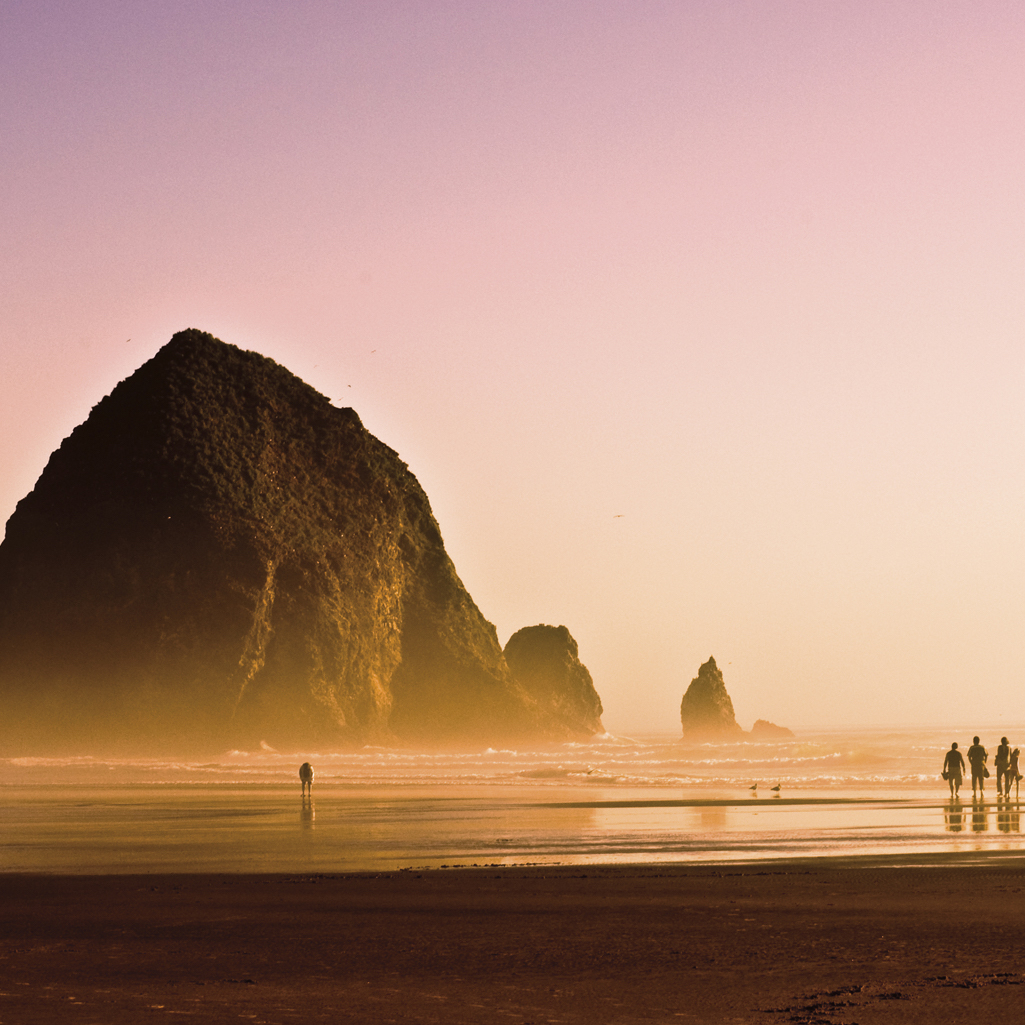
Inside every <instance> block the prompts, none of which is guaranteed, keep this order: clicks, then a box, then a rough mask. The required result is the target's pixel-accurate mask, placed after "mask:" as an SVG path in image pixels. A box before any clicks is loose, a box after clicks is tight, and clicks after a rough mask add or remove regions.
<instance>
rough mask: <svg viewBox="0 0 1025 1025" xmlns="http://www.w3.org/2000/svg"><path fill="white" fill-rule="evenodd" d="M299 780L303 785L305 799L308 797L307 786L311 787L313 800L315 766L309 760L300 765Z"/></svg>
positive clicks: (311, 798)
mask: <svg viewBox="0 0 1025 1025" xmlns="http://www.w3.org/2000/svg"><path fill="white" fill-rule="evenodd" d="M299 782H300V783H302V785H303V799H305V798H306V788H307V787H309V788H310V800H311V801H312V800H313V766H312V765H310V763H309V762H303V763H302V765H300V766H299Z"/></svg>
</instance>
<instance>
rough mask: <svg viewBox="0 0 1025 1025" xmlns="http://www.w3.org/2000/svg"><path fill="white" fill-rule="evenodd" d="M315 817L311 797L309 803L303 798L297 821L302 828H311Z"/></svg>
mask: <svg viewBox="0 0 1025 1025" xmlns="http://www.w3.org/2000/svg"><path fill="white" fill-rule="evenodd" d="M316 817H317V813H316V812H315V811H314V810H313V798H312V797H311V798H310V800H309V803H307V802H306V800H305V798H304V799H303V806H302V811H300V812H299V822H300V824H301V825H302V828H303V829H312V828H313V820H314V819H315V818H316Z"/></svg>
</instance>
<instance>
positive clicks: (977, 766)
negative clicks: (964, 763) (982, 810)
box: [968, 737, 989, 797]
mask: <svg viewBox="0 0 1025 1025" xmlns="http://www.w3.org/2000/svg"><path fill="white" fill-rule="evenodd" d="M988 757H989V752H988V751H987V750H986V749H985V748H984V747H983V746H982V745H981V744H980V743H979V738H978V737H972V746H971V747H970V748H968V764H969V765H970V766H971V767H972V797H974V796H975V788H976V787H978V789H979V796H980V797H981V796H982V791H983V786H982V781H983V780H984V779H985V778H986V777H987V776H988V775H989V769H987V768H986V759H987V758H988Z"/></svg>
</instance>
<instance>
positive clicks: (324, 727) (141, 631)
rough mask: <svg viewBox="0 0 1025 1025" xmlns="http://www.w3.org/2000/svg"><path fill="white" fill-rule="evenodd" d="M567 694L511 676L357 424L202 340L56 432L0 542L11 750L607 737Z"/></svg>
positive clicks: (407, 497) (394, 472)
mask: <svg viewBox="0 0 1025 1025" xmlns="http://www.w3.org/2000/svg"><path fill="white" fill-rule="evenodd" d="M573 648H574V654H575V645H574V646H573ZM581 669H582V667H581ZM584 673H585V674H586V670H584ZM552 679H554V677H553V678H552ZM565 683H566V687H567V690H566V692H565V693H560V694H557V695H556V694H546V693H544V692H543V687H540V688H535V687H534V683H533V678H531V682H529V683H528V684H527V685H523V684H521V683H519V682H517V680H516V679H514V677H513V675H512V674H511V673H510V671H509V669H508V666H507V664H506V660H505V658H504V657H503V654H502V651H501V648H500V647H499V644H498V639H497V635H496V632H495V629H494V627H493V626H492V625H491V624H490V623H489V622H487V620H485V618H484V617H483V616H482V615H481V613H480V611H479V610H478V608H477V606H476V605H475V604H474V602H473V600H472V599H471V597H470V595H469V594H467V592H466V590H465V588H464V587H463V585H462V583H461V582H460V580H459V577H458V576H457V575H456V571H455V568H454V567H453V565H452V562H451V560H450V559H449V557H448V555H447V554H446V552H445V548H444V545H443V543H442V539H441V534H440V531H439V529H438V524H437V522H436V521H435V519H434V516H433V515H432V514H431V508H430V504H429V503H428V500H427V496H426V495H425V494H424V492H423V490H422V489H421V487H420V485H419V484H418V483H417V480H416V478H415V477H414V476H413V475H412V473H410V472H409V470H408V469H407V467H406V465H405V463H403V462H402V461H401V460H400V459H399V457H398V456H397V455H396V453H395V452H393V451H392V450H391V449H390V448H388V447H387V446H386V445H384V444H382V443H381V442H380V441H378V440H377V439H376V438H374V437H373V436H372V435H371V434H369V433H368V432H367V431H366V430H365V428H364V427H363V425H362V423H361V422H360V420H359V417H358V416H357V415H356V413H354V412H353V411H352V410H351V409H339V408H336V407H334V406H332V405H331V403H330V402H329V401H328V399H327V398H325V397H324V396H323V395H320V394H319V393H318V392H316V391H315V390H314V389H313V388H311V387H309V386H308V385H306V384H304V383H303V382H302V381H300V380H299V379H298V378H296V377H295V376H293V375H292V374H290V373H289V372H288V371H287V370H285V369H284V368H282V367H280V366H279V365H277V364H276V363H274V362H273V361H271V360H269V359H266V358H264V357H262V356H259V355H257V354H256V353H252V352H244V351H241V350H239V349H237V348H235V347H234V346H231V345H226V344H224V343H223V342H220V341H218V340H217V339H215V338H213V337H211V336H210V335H207V334H204V333H202V332H199V331H183V332H181V333H179V334H177V335H175V336H174V338H173V339H172V340H171V341H170V342H169V343H168V344H167V345H166V346H164V348H162V349H161V350H160V352H158V353H157V355H156V356H155V357H154V358H153V359H151V360H150V361H149V362H148V363H146V364H145V365H144V366H142V367H141V368H140V369H139V370H138V371H137V372H136V373H135V374H133V375H132V376H131V377H129V378H128V379H127V380H125V381H122V382H121V383H120V384H119V385H118V386H117V387H116V388H115V389H114V391H113V392H112V393H111V394H110V395H108V396H107V397H106V398H105V399H103V400H102V401H101V402H100V403H99V404H98V405H97V406H96V407H95V408H94V409H93V411H92V413H91V414H90V416H89V418H88V419H87V420H86V422H85V423H83V424H82V425H81V426H80V427H78V428H76V430H75V431H74V432H73V433H72V434H71V436H70V437H68V438H67V439H65V441H64V442H63V444H62V445H61V446H60V448H59V449H58V450H57V451H56V452H54V453H53V455H52V456H51V458H50V461H49V463H48V465H47V466H46V469H45V470H44V472H43V474H42V475H41V477H40V478H39V481H38V482H37V484H36V486H35V488H34V490H33V491H32V493H31V494H29V495H28V496H27V497H26V498H25V499H23V500H22V501H21V502H20V503H19V504H18V507H17V510H16V511H15V513H14V515H13V516H12V517H11V519H10V521H9V522H8V525H7V534H6V538H5V540H4V542H3V544H2V545H0V702H2V705H0V708H2V714H0V750H2V751H3V753H5V754H9V753H14V752H16V751H27V750H37V751H38V750H46V749H56V748H61V749H65V750H66V749H79V750H93V751H98V750H111V749H115V750H116V749H121V750H140V749H141V750H147V751H158V750H161V751H186V750H200V749H210V750H213V749H223V748H224V747H225V746H234V747H246V748H248V747H253V746H256V745H258V744H259V743H260V741H266V742H267V743H268V744H270V745H271V746H273V747H278V748H284V749H290V748H299V747H302V748H305V749H310V748H312V747H316V746H321V745H334V746H341V745H343V744H362V743H368V742H377V743H394V742H396V741H401V742H406V743H418V744H419V743H424V744H427V743H430V744H438V743H440V744H460V743H474V744H476V743H485V742H486V743H493V742H495V741H508V740H517V739H531V740H546V739H550V740H556V739H564V738H568V737H579V736H585V735H587V734H589V733H591V732H594V731H595V730H596V729H600V722H599V721H598V719H597V715H596V714H595V708H596V707H597V709H598V711H600V704H598V705H597V706H596V700H597V698H596V695H594V696H593V697H592V695H593V690H592V691H591V692H590V693H588V692H586V688H582V687H581V686H580V685H579V684H580V679H579V677H573V676H572V674H570V675H569V676H567V677H566V678H565ZM553 685H556V686H557V684H553Z"/></svg>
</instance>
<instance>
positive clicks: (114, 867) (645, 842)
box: [0, 785, 1021, 872]
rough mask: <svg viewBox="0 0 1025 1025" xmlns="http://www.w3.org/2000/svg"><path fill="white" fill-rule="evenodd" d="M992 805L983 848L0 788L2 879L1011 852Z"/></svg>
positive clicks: (331, 796)
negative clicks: (17, 875) (29, 874)
mask: <svg viewBox="0 0 1025 1025" xmlns="http://www.w3.org/2000/svg"><path fill="white" fill-rule="evenodd" d="M745 790H746V788H745ZM676 793H679V791H674V794H676ZM992 807H993V814H994V815H995V817H996V823H997V826H996V829H994V830H992V832H991V833H989V835H986V833H987V830H988V829H989V810H988V809H987V807H986V805H985V804H984V803H982V802H977V803H975V804H971V805H970V804H969V802H967V801H965V802H964V803H963V804H962V802H961V801H959V800H957V801H947V800H946V799H945V798H944V799H943V800H937V799H935V798H929V797H926V796H922V797H918V798H912V799H906V798H899V797H891V798H886V797H871V796H868V795H860V796H848V797H837V796H836V795H835V794H830V793H827V792H822V791H819V792H817V793H816V792H814V791H813V792H808V791H806V792H805V793H804V794H802V795H801V796H799V797H790V796H784V797H781V798H777V799H776V800H772V801H768V800H765V801H752V800H750V798H749V797H748V795H747V794H746V793H744V792H743V791H739V790H736V791H733V792H732V793H730V792H728V791H722V792H715V791H708V790H706V791H705V792H704V794H703V795H702V796H698V797H676V796H673V797H670V796H668V795H667V793H666V791H665V790H657V789H655V788H636V789H634V788H626V787H616V788H612V787H588V788H587V789H586V790H584V789H583V788H581V787H573V786H567V787H561V786H544V787H536V786H534V787H518V786H512V787H509V786H506V787H496V786H475V785H463V786H448V787H446V786H437V787H434V786H422V787H413V786H407V787H376V786H374V787H367V786H345V785H338V786H331V785H327V786H324V787H321V789H320V791H319V794H318V800H317V805H316V807H315V806H314V804H313V802H312V800H310V799H309V798H307V799H306V800H305V801H303V802H302V803H301V804H300V805H299V807H296V803H295V792H294V789H293V788H292V787H291V785H289V786H285V785H282V786H273V787H259V786H256V787H254V786H236V787H223V786H216V787H213V786H190V785H169V786H148V785H135V786H131V787H123V786H70V787H64V786H50V787H23V788H22V787H8V788H2V787H0V822H3V830H2V832H0V872H15V871H22V872H24V871H35V872H60V871H64V872H151V871H153V872H155V871H182V872H219V871H227V872H235V871H254V872H260V871H265V872H337V871H378V870H382V869H383V870H387V869H395V868H400V867H412V868H421V867H423V868H442V867H447V866H456V865H464V866H474V865H476V866H479V867H485V866H498V865H517V864H518V865H523V864H596V863H597V864H615V863H645V862H695V863H701V862H705V863H709V862H711V863H720V864H721V863H725V862H740V861H755V860H775V859H785V858H793V857H823V856H827V857H828V856H837V855H839V856H857V855H888V854H901V855H907V854H922V855H930V854H945V853H950V852H957V851H964V850H968V849H969V848H966V847H965V846H964V845H965V844H966V842H971V843H972V846H971V848H970V850H971V851H972V853H973V855H974V853H975V852H977V851H980V850H982V851H985V850H989V849H993V850H996V849H997V847H996V845H997V844H999V849H1000V850H1008V849H1014V848H1017V847H1018V846H1019V845H1020V843H1021V836H1020V830H1021V827H1020V811H1019V805H1018V804H1017V802H1014V803H1011V802H1009V801H1002V802H1000V804H999V805H996V804H994V805H992ZM937 808H940V809H942V814H941V815H939V814H937ZM318 812H319V814H317V813H318ZM297 819H298V821H297ZM969 822H970V828H969ZM1012 834H1019V835H1015V836H1012Z"/></svg>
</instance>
